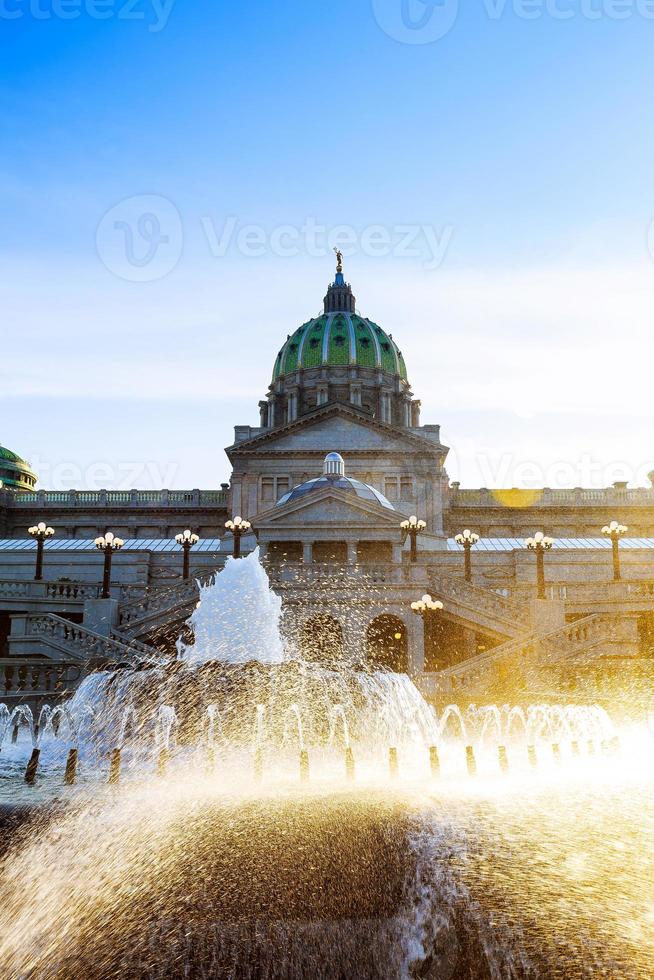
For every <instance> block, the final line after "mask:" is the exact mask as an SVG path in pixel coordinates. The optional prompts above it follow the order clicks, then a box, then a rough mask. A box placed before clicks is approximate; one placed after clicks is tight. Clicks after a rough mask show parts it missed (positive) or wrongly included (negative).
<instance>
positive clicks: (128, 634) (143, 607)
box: [118, 581, 200, 641]
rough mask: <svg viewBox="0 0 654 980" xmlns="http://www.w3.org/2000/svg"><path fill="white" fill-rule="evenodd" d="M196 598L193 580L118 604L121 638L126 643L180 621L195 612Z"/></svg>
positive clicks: (195, 584)
mask: <svg viewBox="0 0 654 980" xmlns="http://www.w3.org/2000/svg"><path fill="white" fill-rule="evenodd" d="M199 595H200V590H199V588H198V585H197V582H196V581H188V582H178V583H176V584H175V585H171V586H168V587H167V588H163V589H156V590H153V591H151V592H148V593H147V595H144V596H142V597H141V598H139V599H135V600H133V601H132V602H126V603H121V606H120V610H119V617H118V629H119V632H120V636H121V637H122V638H123V639H124V640H125V641H134V640H136V639H137V638H138V637H145V636H148V634H151V633H154V632H156V631H157V630H158V629H161V628H163V627H165V626H168V625H170V624H171V623H181V622H183V621H184V620H186V619H188V617H189V616H190V615H191V613H192V612H193V610H194V609H195V607H196V605H197V602H198V598H199Z"/></svg>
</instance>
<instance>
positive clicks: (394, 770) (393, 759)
mask: <svg viewBox="0 0 654 980" xmlns="http://www.w3.org/2000/svg"><path fill="white" fill-rule="evenodd" d="M388 771H389V773H390V776H391V779H397V776H398V772H399V766H398V761H397V749H396V748H395V747H394V746H391V747H390V748H389V750H388Z"/></svg>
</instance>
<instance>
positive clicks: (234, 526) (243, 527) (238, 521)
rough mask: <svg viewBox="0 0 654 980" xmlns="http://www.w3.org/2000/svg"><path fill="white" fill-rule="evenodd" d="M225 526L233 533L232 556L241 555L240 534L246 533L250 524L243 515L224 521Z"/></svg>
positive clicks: (238, 556) (237, 556)
mask: <svg viewBox="0 0 654 980" xmlns="http://www.w3.org/2000/svg"><path fill="white" fill-rule="evenodd" d="M225 527H226V528H227V530H228V531H231V532H232V534H233V535H234V550H233V552H232V554H233V555H234V558H240V557H241V535H242V534H247V532H248V531H249V530H250V528H251V527H252V525H251V524H250V522H249V521H246V520H245V518H244V517H235V518H234V519H233V520H232V521H225Z"/></svg>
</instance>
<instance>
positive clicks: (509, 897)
mask: <svg viewBox="0 0 654 980" xmlns="http://www.w3.org/2000/svg"><path fill="white" fill-rule="evenodd" d="M283 625H284V624H283V616H282V610H281V602H280V600H279V598H278V597H277V596H275V594H274V593H273V592H272V591H271V590H270V587H269V584H268V580H267V577H266V574H265V571H264V569H263V568H262V566H261V564H260V562H259V560H258V556H257V555H256V553H255V554H253V555H250V556H249V557H248V558H245V559H240V560H238V561H237V560H234V561H230V562H228V564H227V567H226V569H225V571H224V572H222V573H221V574H220V575H219V576H217V578H216V580H215V582H213V583H212V584H210V585H206V586H203V587H202V590H201V595H200V602H199V604H198V606H197V608H196V609H195V611H194V612H193V614H192V616H191V619H190V621H189V626H190V628H191V631H192V634H193V642H182V641H181V640H180V642H179V643H178V647H177V658H176V659H175V660H172V661H164V660H162V661H161V662H160V663H155V664H152V663H149V664H144V665H142V666H139V667H135V668H134V669H128V668H121V669H120V670H115V671H103V672H99V673H96V674H94V675H92V676H90V677H88V678H87V679H86V680H85V681H84V682H83V683H82V685H81V686H80V688H79V689H78V691H77V692H76V694H75V696H74V697H73V698H72V699H71V701H69V702H68V703H67V704H66V705H60V706H57V707H55V708H54V709H52V708H50V707H49V706H45V707H43V708H42V709H41V711H40V712H39V714H38V717H37V718H36V720H35V718H34V716H33V715H32V712H31V711H30V710H29V708H27V707H26V706H18V707H16V708H14V709H13V710H11V711H10V710H9V709H8V708H7V707H6V706H5V705H0V792H1V790H2V787H3V786H4V787H7V788H8V791H9V794H11V798H12V800H15V796H16V786H17V782H16V779H17V777H19V776H20V775H22V774H24V775H25V782H23V781H22V780H19V782H20V783H22V785H23V789H22V793H23V796H22V797H21V800H22V801H29V802H30V806H29V807H28V809H27V810H26V811H23V810H21V811H20V814H19V817H20V819H21V820H27V824H26V827H25V828H23V830H21V832H20V833H18V832H16V830H15V829H12V826H13V825H10V824H9V823H8V821H10V820H14V819H18V818H17V817H15V813H14V810H15V806H14V808H13V809H12V808H7V809H6V811H2V810H1V808H0V822H2V821H3V820H4V821H5V824H6V826H7V828H8V830H7V834H6V835H5V844H4V846H5V848H9V850H8V853H7V854H6V855H5V857H4V863H3V873H2V875H1V876H0V976H2V977H4V976H7V977H14V976H15V977H19V976H25V977H30V980H50V977H54V976H56V977H57V978H58V980H73V978H77V977H79V976H93V977H94V978H98V980H104V978H105V977H106V978H107V980H109V978H115V977H117V976H121V977H126V978H128V980H132V978H134V980H141V978H142V980H145V978H155V977H163V976H166V977H171V978H177V977H180V978H181V977H186V976H193V977H198V978H202V977H207V978H209V977H215V976H221V977H222V976H225V977H234V978H235V980H236V978H239V980H240V978H242V977H251V978H252V980H255V978H257V977H260V976H264V975H265V976H269V977H279V978H280V980H281V978H284V977H290V978H296V977H297V978H303V977H314V976H322V977H324V978H326V980H329V978H331V977H334V978H336V977H342V976H356V977H357V978H359V977H361V978H368V977H369V978H370V980H372V978H378V977H382V978H383V977H390V978H395V977H398V978H399V977H406V978H407V980H408V978H415V977H418V976H420V977H425V978H432V980H450V978H454V977H462V978H473V977H474V978H475V980H477V978H488V980H491V978H495V977H505V976H506V977H516V978H523V977H524V978H525V980H527V978H532V977H543V978H544V977H549V976H573V975H574V976H579V977H584V976H589V977H591V976H594V975H597V976H599V975H613V976H625V977H626V976H632V975H633V976H641V975H642V976H644V975H647V969H648V968H647V963H649V962H650V960H649V957H651V956H652V955H653V954H654V924H653V923H654V917H653V916H652V914H651V909H652V906H651V902H649V900H646V897H645V892H644V891H643V889H644V888H645V884H644V883H646V882H647V881H649V880H650V879H651V876H652V873H654V857H652V855H650V852H649V849H647V848H644V847H642V846H641V845H639V843H638V842H639V841H641V842H642V840H644V839H646V835H647V834H649V833H651V831H652V830H654V803H653V802H652V800H653V799H654V794H653V793H652V792H651V789H652V788H651V786H650V783H651V782H652V779H651V774H650V773H651V767H650V768H648V770H647V776H646V777H645V776H644V775H643V759H644V758H645V756H646V755H647V754H648V751H647V750H646V745H647V743H643V730H642V727H638V726H636V725H632V726H626V727H625V728H623V730H622V731H621V738H622V741H623V742H624V743H625V746H626V748H625V751H624V752H622V753H621V752H620V747H619V744H618V742H617V741H616V739H618V735H617V730H616V728H615V726H614V724H613V723H612V721H611V719H610V717H609V715H608V714H607V712H606V711H605V710H604V708H603V707H601V706H598V705H595V706H584V705H570V704H548V703H541V702H539V703H535V704H521V705H508V704H507V705H468V706H464V705H457V704H451V705H444V706H442V707H441V708H440V710H438V711H437V710H435V709H434V708H433V707H432V706H430V705H429V704H427V703H426V701H425V700H424V699H423V698H422V696H421V695H420V693H419V692H418V690H417V689H416V687H415V686H414V685H413V684H412V682H411V681H410V679H409V678H408V677H407V676H405V675H398V674H394V673H392V672H389V671H383V670H377V669H365V668H364V667H361V666H357V667H356V669H355V668H354V667H347V666H342V665H340V666H337V665H330V664H320V663H313V662H311V663H307V662H304V661H303V660H302V659H301V658H300V657H299V656H298V654H297V651H296V650H295V649H294V647H293V643H292V642H291V641H289V640H288V639H287V640H286V641H284V639H283V635H284V630H283ZM14 734H15V738H14ZM602 745H603V746H604V752H599V751H595V747H596V746H602ZM28 759H29V761H28ZM355 760H356V764H355ZM537 763H538V765H537ZM28 775H29V779H28V778H27V777H28ZM471 776H474V777H475V778H474V779H471V778H469V777H471ZM618 828H620V833H618ZM12 841H13V843H12ZM609 885H610V887H609ZM568 895H569V900H568ZM616 901H617V902H618V905H619V911H620V916H619V917H618V916H617V913H616V912H615V910H614V905H613V904H612V903H615V902H616ZM626 923H629V928H628V929H621V928H620V927H621V926H622V925H623V924H626ZM594 971H595V972H594ZM602 971H604V972H602Z"/></svg>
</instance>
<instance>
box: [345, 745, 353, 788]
mask: <svg viewBox="0 0 654 980" xmlns="http://www.w3.org/2000/svg"><path fill="white" fill-rule="evenodd" d="M354 774H355V768H354V753H353V752H352V749H351V748H350V746H349V745H348V747H347V748H346V750H345V778H346V779H349V780H353V779H354Z"/></svg>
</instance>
